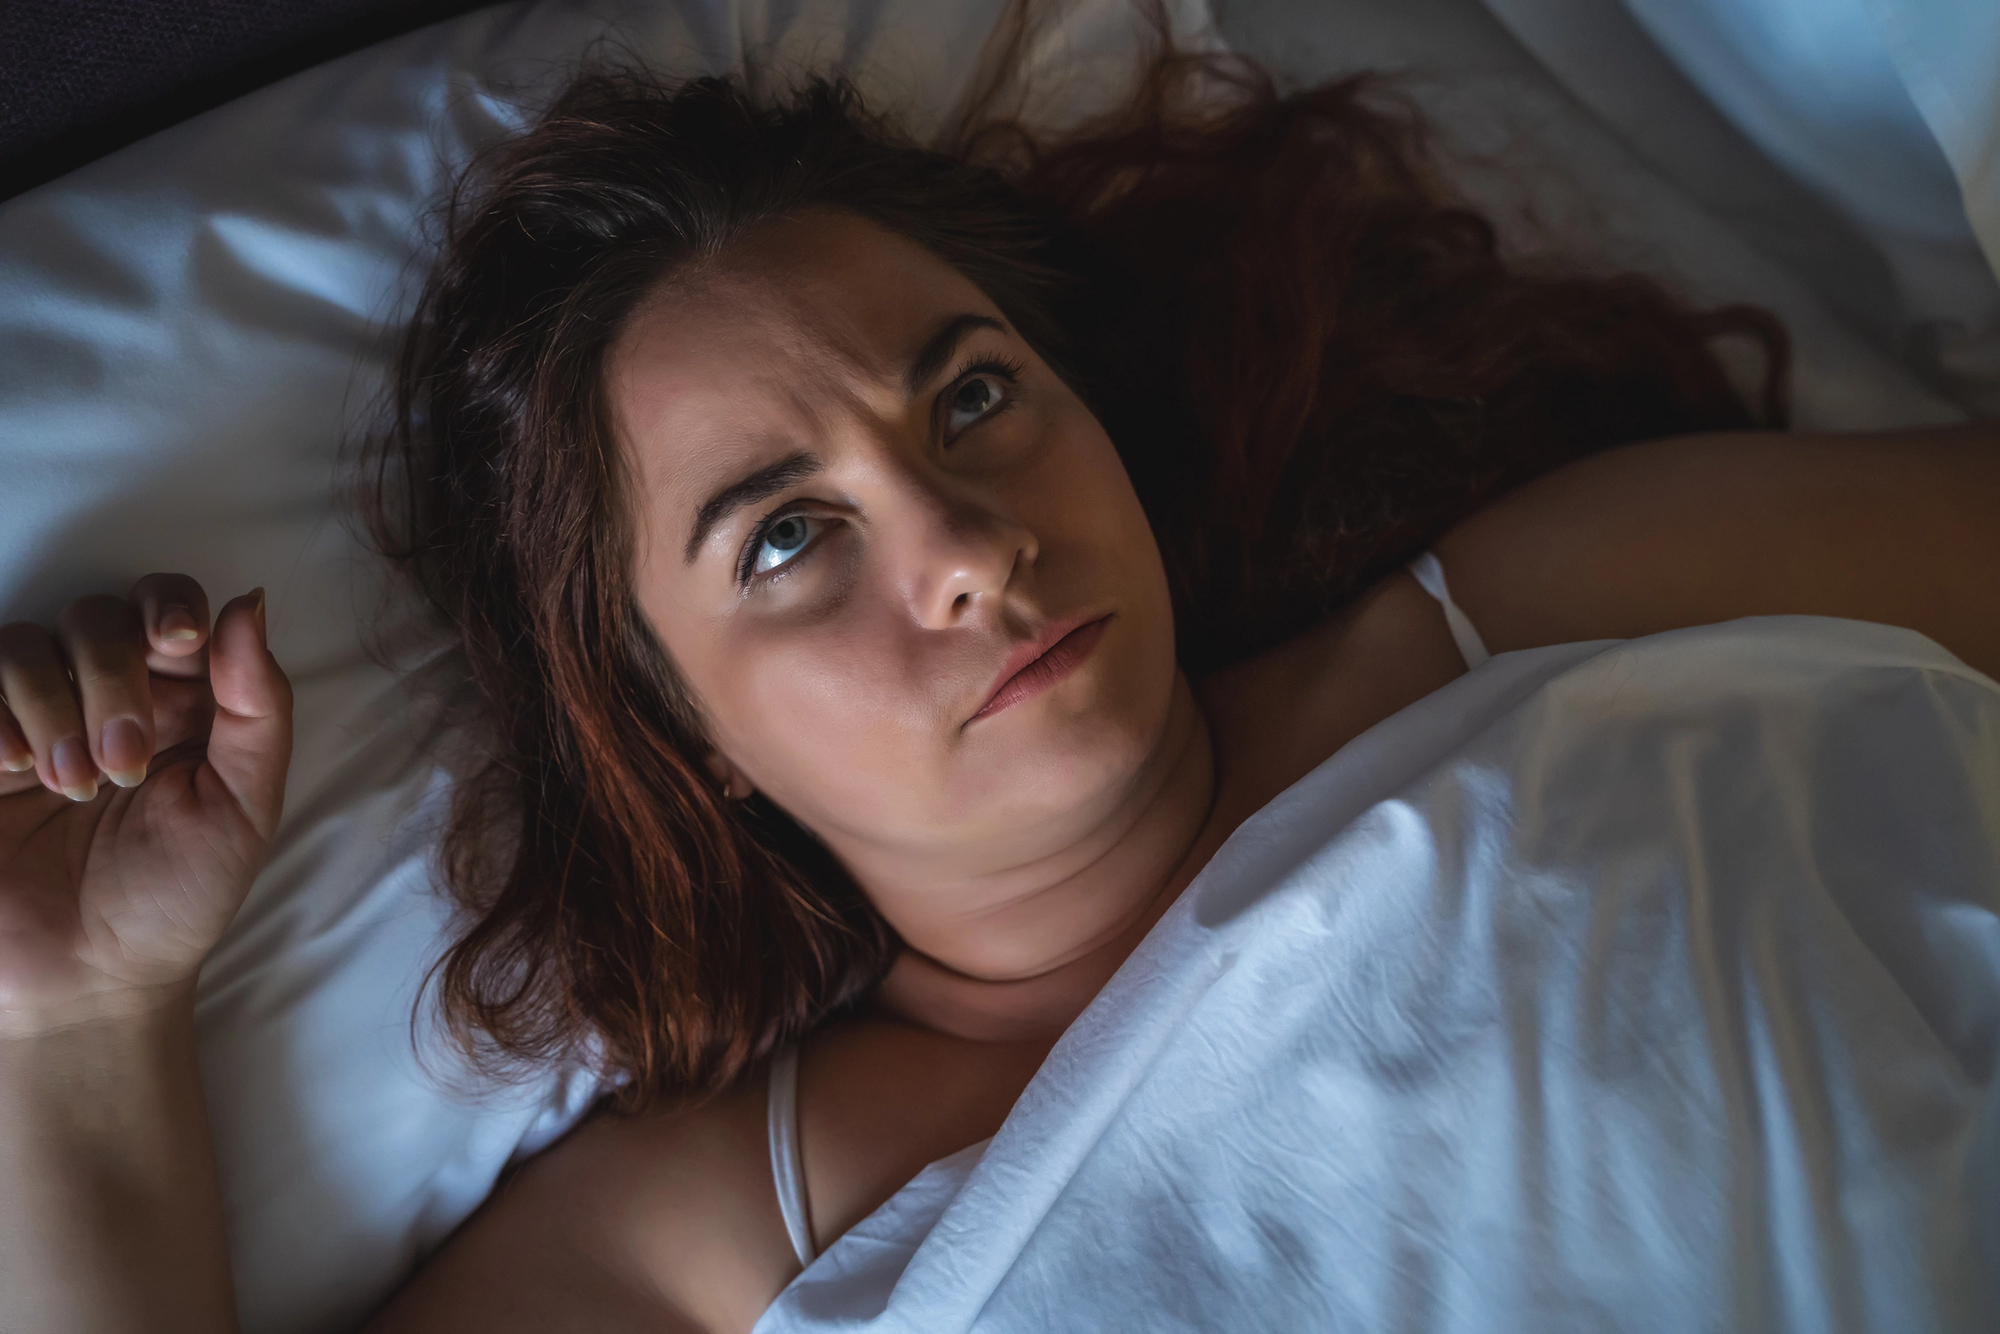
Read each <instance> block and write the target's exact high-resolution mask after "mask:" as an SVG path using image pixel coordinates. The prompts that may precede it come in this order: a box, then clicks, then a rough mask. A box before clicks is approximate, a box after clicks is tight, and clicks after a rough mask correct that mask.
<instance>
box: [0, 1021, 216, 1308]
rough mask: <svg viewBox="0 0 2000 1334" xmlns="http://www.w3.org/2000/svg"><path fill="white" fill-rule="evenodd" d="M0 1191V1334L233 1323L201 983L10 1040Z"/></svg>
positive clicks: (3, 1089) (2, 1081) (0, 1067)
mask: <svg viewBox="0 0 2000 1334" xmlns="http://www.w3.org/2000/svg"><path fill="white" fill-rule="evenodd" d="M0 1182H5V1183H6V1186H5V1189H4V1190H0V1197H4V1203H0V1293H4V1294H5V1296H4V1298H0V1328H5V1329H9V1330H34V1331H36V1334H69V1332H70V1331H76V1334H86V1332H88V1334H114V1332H115V1331H122V1330H132V1331H135V1334H136V1331H148V1332H149V1334H150V1332H155V1331H157V1332H158V1334H169V1332H174V1334H178V1332H179V1331H190V1334H192V1332H193V1331H203V1332H204V1334H206V1332H207V1331H226V1330H234V1329H235V1328H236V1307H235V1296H234V1294H233V1292H232V1291H231V1288H230V1278H229V1258H228V1253H227V1251H226V1249H225V1246H224V1238H223V1230H222V1198H221V1192H220V1190H219V1189H218V1188H217V1185H216V1177H215V1157H214V1152H213V1149H212V1148H211V1146H210V1141H209V1136H208V1115H207V1111H206V1109H205V1108H204V1106H203V1103H202V1094H201V1082H200V1079H199V1077H198V1076H197V1074H196V1070H195V1059H194V997H193V992H192V988H182V989H180V990H179V991H178V992H177V993H175V994H170V995H165V996H162V997H160V999H159V1004H158V1005H157V1007H154V1008H141V1009H137V1010H135V1011H132V1012H129V1013H116V1014H110V1015H104V1016H99V1017H94V1018H91V1019H89V1020H87V1021H81V1022H77V1023H74V1024H70V1025H68V1026H65V1027H61V1028H57V1029H55V1030H54V1031H50V1032H42V1033H31V1034H30V1033H15V1034H9V1035H6V1036H0Z"/></svg>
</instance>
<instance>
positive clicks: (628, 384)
mask: <svg viewBox="0 0 2000 1334" xmlns="http://www.w3.org/2000/svg"><path fill="white" fill-rule="evenodd" d="M960 311H976V312H979V313H983V314H984V313H990V314H992V315H994V316H996V317H997V316H998V311H997V310H995V309H994V308H993V303H992V302H991V301H990V300H988V299H987V297H986V296H985V294H984V293H982V292H981V291H980V290H979V289H978V287H977V286H975V285H974V284H973V283H972V282H971V281H970V280H968V279H967V278H965V276H964V275H962V274H960V273H959V272H958V271H957V270H956V269H954V268H952V267H951V266H950V265H949V264H947V263H945V262H944V261H943V260H941V259H939V258H937V257H936V256H935V255H933V254H932V253H931V252H930V251H928V250H926V249H924V247H922V246H921V245H918V244H917V243H916V242H914V241H910V240H908V239H906V238H904V237H902V236H898V235H896V234H895V233H893V232H890V231H888V230H886V229H884V228H882V227H879V226H877V225H875V224H874V223H871V222H868V221H866V220H865V219H862V218H858V217H855V216H853V215H851V214H846V213H838V212H834V211H831V210H816V211H813V212H812V213H809V214H805V215H802V216H800V217H796V218H785V219H781V220H779V221H777V222H774V223H771V224H769V225H767V226H765V227H762V228H759V229H757V230H756V231H755V232H753V233H751V234H750V235H747V236H744V237H741V238H738V239H737V240H735V241H733V242H731V244H730V245H729V246H728V247H726V248H725V249H724V250H723V251H722V252H721V253H719V254H717V255H715V256H712V257H709V258H706V259H704V260H701V261H699V262H698V263H696V264H693V265H689V266H685V267H683V268H681V269H679V270H677V271H676V272H674V273H672V274H670V275H669V276H668V277H666V278H665V279H663V280H662V281H661V282H660V283H659V284H658V285H657V286H656V287H655V289H654V290H653V291H652V292H651V293H649V294H648V295H647V296H646V298H645V299H644V300H642V301H641V302H640V303H639V305H638V306H637V307H636V308H635V309H634V311H633V313H632V316H631V317H630V319H629V320H628V321H627V322H626V325H625V328H624V329H623V330H622V331H621V334H620V336H619V338H618V340H617V343H616V344H615V345H614V347H613V349H612V354H611V357H610V362H609V365H608V367H607V374H608V387H609V388H610V390H611V393H612V397H613V401H614V403H615V404H616V406H617V407H618V409H619V411H620V414H621V416H623V417H625V418H626V425H627V427H628V429H635V430H640V429H643V424H644V423H643V418H645V417H647V416H651V415H655V414H658V413H661V412H667V413H671V414H672V415H681V414H680V412H679V411H677V409H692V410H706V409H708V408H711V407H714V406H718V405H719V406H728V405H729V404H732V403H733V404H735V405H737V406H738V407H740V408H745V409H748V408H750V407H751V406H752V405H753V404H762V405H763V406H765V407H767V408H778V409H780V410H791V409H797V408H800V407H809V406H810V405H811V404H812V403H814V402H816V401H821V400H823V399H824V398H825V397H826V396H827V395H834V396H836V397H839V396H845V395H855V394H859V395H864V396H867V397H873V396H874V395H875V394H876V393H880V392H886V393H889V394H900V389H901V377H902V373H903V369H904V367H906V366H907V365H908V362H909V359H910V357H911V355H912V354H913V352H914V350H915V349H916V348H917V347H918V346H919V345H920V344H921V343H922V342H923V340H924V339H925V338H926V336H928V335H929V334H930V333H931V331H932V330H933V329H934V328H935V327H936V325H937V323H938V321H939V319H940V318H941V317H942V316H945V315H947V314H948V313H956V312H960ZM718 400H719V403H718Z"/></svg>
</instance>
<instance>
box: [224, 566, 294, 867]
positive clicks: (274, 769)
mask: <svg viewBox="0 0 2000 1334" xmlns="http://www.w3.org/2000/svg"><path fill="white" fill-rule="evenodd" d="M264 615H265V613H264V590H263V589H261V588H260V589H257V590H256V591H255V592H252V593H246V594H244V595H243V596H242V597H238V598H231V599H230V600H229V602H228V603H227V604H226V605H225V606H224V607H223V608H222V614H221V615H219V616H217V617H216V618H215V632H214V634H213V635H212V636H211V638H210V642H209V668H208V678H209V684H210V686H211V688H212V689H213V690H214V692H215V722H214V723H213V724H212V725H211V726H210V728H209V733H208V763H209V765H210V767H212V768H213V769H214V770H215V772H216V775H217V776H218V777H219V778H221V780H222V782H223V785H224V786H226V787H227V788H228V789H229V791H230V793H231V794H232V795H233V796H234V797H235V798H236V802H237V804H238V805H239V806H241V807H242V808H243V811H244V813H245V814H247V815H248V816H249V817H250V821H251V823H252V824H253V825H255V826H256V828H257V830H258V832H260V833H261V834H263V835H264V837H266V838H269V837H270V836H271V833H272V831H273V830H275V829H276V828H277V827H278V814H279V812H280V811H281V810H282V809H283V807H284V800H285V766H286V765H287V764H289V763H290V762H291V756H292V683H291V682H290V681H289V680H287V679H286V678H285V673H284V671H283V669H281V668H280V667H279V666H278V660H277V659H276V658H274V657H272V656H271V649H270V645H269V642H268V640H267V637H266V634H265V628H264Z"/></svg>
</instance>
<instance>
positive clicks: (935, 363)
mask: <svg viewBox="0 0 2000 1334" xmlns="http://www.w3.org/2000/svg"><path fill="white" fill-rule="evenodd" d="M974 329H992V330H994V331H995V332H997V333H1003V334H1004V333H1006V332H1007V326H1006V325H1004V324H1002V323H1001V322H1000V321H998V320H996V319H994V318H993V317H992V316H991V315H954V316H952V317H951V318H950V319H948V320H946V321H945V322H944V325H943V327H941V328H940V329H939V330H938V331H937V332H936V333H934V334H932V335H931V336H930V337H929V338H927V339H925V340H924V345H923V346H922V347H920V348H918V349H917V355H916V356H914V357H911V358H910V368H909V370H908V371H906V372H905V373H904V375H903V387H904V388H905V389H907V390H908V391H909V393H910V396H911V397H913V398H914V397H915V396H916V393H917V391H918V390H920V389H922V388H923V387H924V386H925V385H927V384H929V383H930V382H931V379H932V377H934V376H935V375H936V374H937V373H938V372H939V371H941V370H943V369H944V364H945V363H946V362H947V361H950V360H951V354H952V353H954V352H956V351H957V350H958V345H959V343H960V341H961V340H963V339H964V337H965V336H966V335H967V334H969V333H971V332H972V331H973V330H974Z"/></svg>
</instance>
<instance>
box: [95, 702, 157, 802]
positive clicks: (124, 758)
mask: <svg viewBox="0 0 2000 1334" xmlns="http://www.w3.org/2000/svg"><path fill="white" fill-rule="evenodd" d="M146 749H147V747H146V732H145V729H144V728H142V727H140V726H139V720H138V719H137V718H133V717H130V716H127V717H123V718H113V719H112V720H111V721H110V722H107V723H106V724H104V734H103V735H102V736H101V737H99V738H98V743H97V753H98V754H100V755H102V756H103V757H104V776H105V777H107V778H109V779H110V780H111V781H112V782H114V783H116V784H118V786H120V787H137V786H139V784H141V783H143V782H145V781H146V762H147V761H148V760H150V759H152V756H150V755H148V754H147V753H146Z"/></svg>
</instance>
